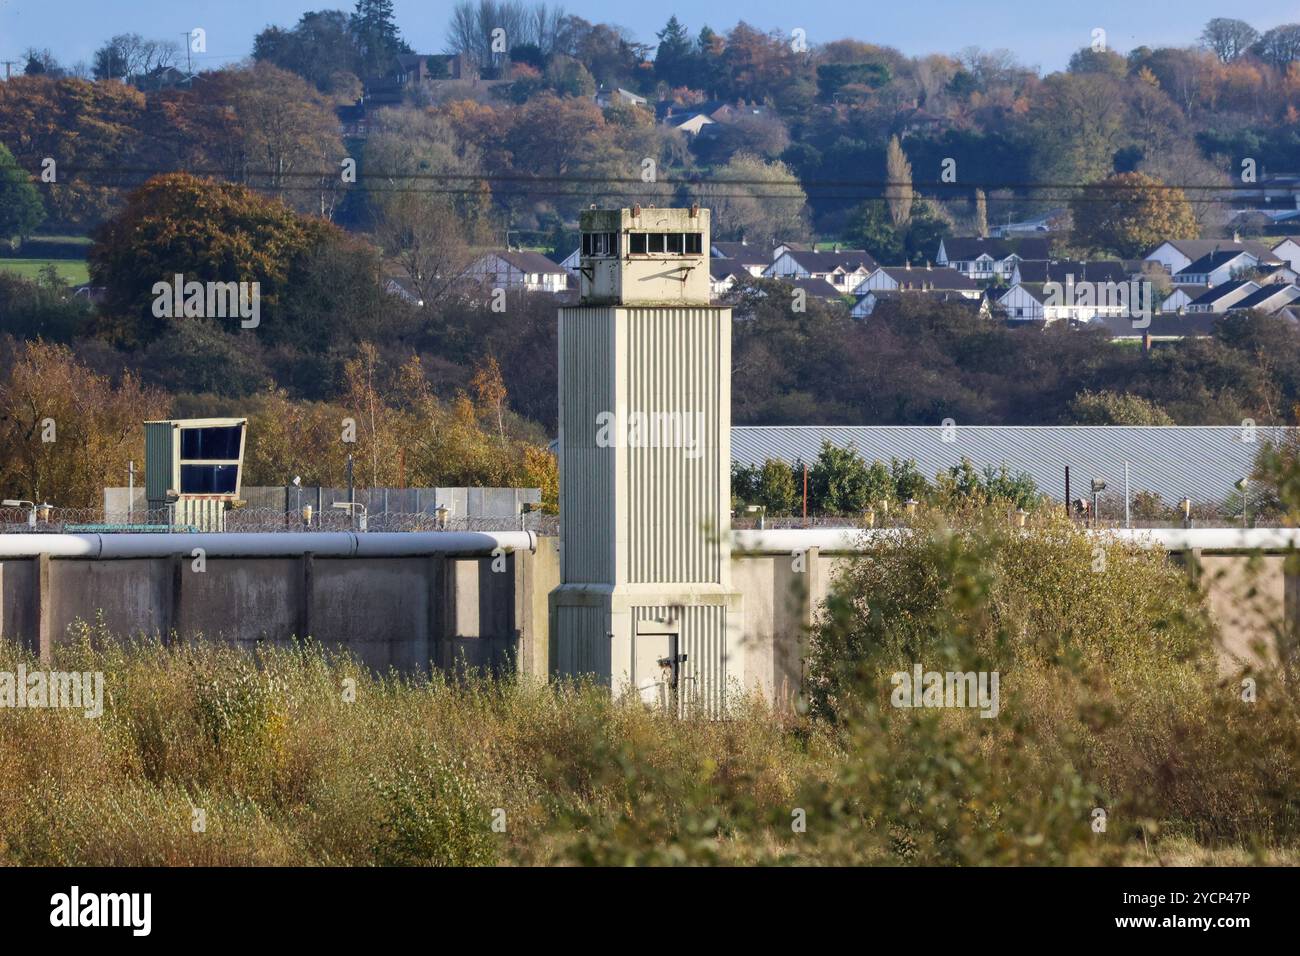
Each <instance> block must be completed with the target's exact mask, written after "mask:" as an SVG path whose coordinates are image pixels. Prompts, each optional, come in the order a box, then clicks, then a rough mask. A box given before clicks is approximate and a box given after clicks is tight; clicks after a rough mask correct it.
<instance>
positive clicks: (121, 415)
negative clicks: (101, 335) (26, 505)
mask: <svg viewBox="0 0 1300 956" xmlns="http://www.w3.org/2000/svg"><path fill="white" fill-rule="evenodd" d="M167 411H168V401H167V398H166V396H165V395H163V394H162V393H161V392H158V391H155V390H153V389H149V388H145V387H143V386H141V384H140V381H139V379H138V378H136V377H135V376H134V375H132V374H131V373H129V372H128V373H126V374H124V375H123V376H122V378H121V380H120V381H119V382H117V383H116V384H114V383H113V382H112V381H110V380H109V379H108V378H107V377H106V376H103V375H100V374H98V373H96V372H94V371H92V370H91V369H89V368H87V367H86V366H85V365H83V364H81V363H80V362H79V361H78V360H77V358H76V356H75V355H74V354H73V353H72V351H71V350H70V349H69V348H68V347H67V346H64V345H54V344H49V343H44V342H39V341H37V342H29V343H26V344H25V345H23V346H21V347H20V348H19V350H18V353H17V355H16V357H15V360H14V362H13V364H12V366H11V367H10V368H9V369H8V371H7V374H6V375H5V376H4V377H3V378H2V379H0V447H3V448H4V449H5V453H4V455H3V456H0V488H3V489H4V493H5V496H6V497H12V498H22V499H26V500H30V501H37V502H43V501H49V502H50V503H51V504H53V505H56V506H60V507H69V508H93V507H98V506H100V505H101V503H102V502H103V491H104V487H105V486H106V485H117V484H121V483H122V480H123V476H124V475H126V471H127V461H128V460H131V459H134V460H135V461H136V462H140V461H143V458H144V428H143V426H142V424H141V423H142V422H144V421H145V420H147V419H156V418H165V417H166V415H167Z"/></svg>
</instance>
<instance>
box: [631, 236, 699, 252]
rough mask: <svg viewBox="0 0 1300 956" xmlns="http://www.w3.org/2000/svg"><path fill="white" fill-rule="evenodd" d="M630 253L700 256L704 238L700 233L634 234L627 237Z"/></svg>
mask: <svg viewBox="0 0 1300 956" xmlns="http://www.w3.org/2000/svg"><path fill="white" fill-rule="evenodd" d="M627 246H628V252H629V253H630V254H631V255H634V256H640V255H645V254H647V253H652V254H654V255H670V256H683V255H684V256H698V255H699V254H700V252H701V250H702V249H703V248H704V237H703V236H702V235H701V234H700V233H698V232H632V233H628V237H627Z"/></svg>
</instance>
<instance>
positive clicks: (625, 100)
mask: <svg viewBox="0 0 1300 956" xmlns="http://www.w3.org/2000/svg"><path fill="white" fill-rule="evenodd" d="M594 98H595V100H596V105H597V106H599V107H601V108H602V109H603V108H604V107H606V106H613V105H615V104H618V105H619V106H645V105H646V98H645V97H644V96H638V95H637V94H636V93H633V92H632V91H631V90H625V89H623V87H621V86H620V87H616V88H615V89H612V90H605V89H602V90H597V91H596V95H595V97H594Z"/></svg>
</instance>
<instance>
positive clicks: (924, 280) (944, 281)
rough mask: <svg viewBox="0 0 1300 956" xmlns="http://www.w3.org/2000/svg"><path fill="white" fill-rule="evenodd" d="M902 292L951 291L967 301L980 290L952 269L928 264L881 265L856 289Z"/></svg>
mask: <svg viewBox="0 0 1300 956" xmlns="http://www.w3.org/2000/svg"><path fill="white" fill-rule="evenodd" d="M868 289H869V290H873V291H894V290H898V291H903V292H932V291H942V292H954V293H958V294H960V295H961V296H963V297H965V298H968V299H978V298H980V287H979V286H978V285H976V284H975V280H973V279H969V278H967V277H966V276H964V275H962V274H961V273H960V272H958V271H957V270H956V269H946V268H942V267H940V268H938V269H936V268H934V267H932V266H931V265H930V264H929V263H928V262H927V263H926V264H925V267H924V268H922V267H920V266H917V267H916V268H915V269H914V268H912V266H911V264H910V263H909V264H908V265H905V266H881V267H880V268H879V269H877V270H876V271H875V272H873V273H871V275H869V276H867V278H866V280H865V281H864V282H863V283H862V285H861V286H859V287H858V290H857V291H858V292H863V291H864V290H868Z"/></svg>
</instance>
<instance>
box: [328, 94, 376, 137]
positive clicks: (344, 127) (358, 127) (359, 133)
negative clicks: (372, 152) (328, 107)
mask: <svg viewBox="0 0 1300 956" xmlns="http://www.w3.org/2000/svg"><path fill="white" fill-rule="evenodd" d="M334 115H335V116H336V117H338V121H339V135H340V136H342V137H343V138H344V139H365V138H366V137H367V136H369V135H370V124H369V123H368V122H367V120H366V101H365V99H363V98H359V99H358V100H357V101H356V102H355V103H353V104H352V105H351V106H336V107H334Z"/></svg>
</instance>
